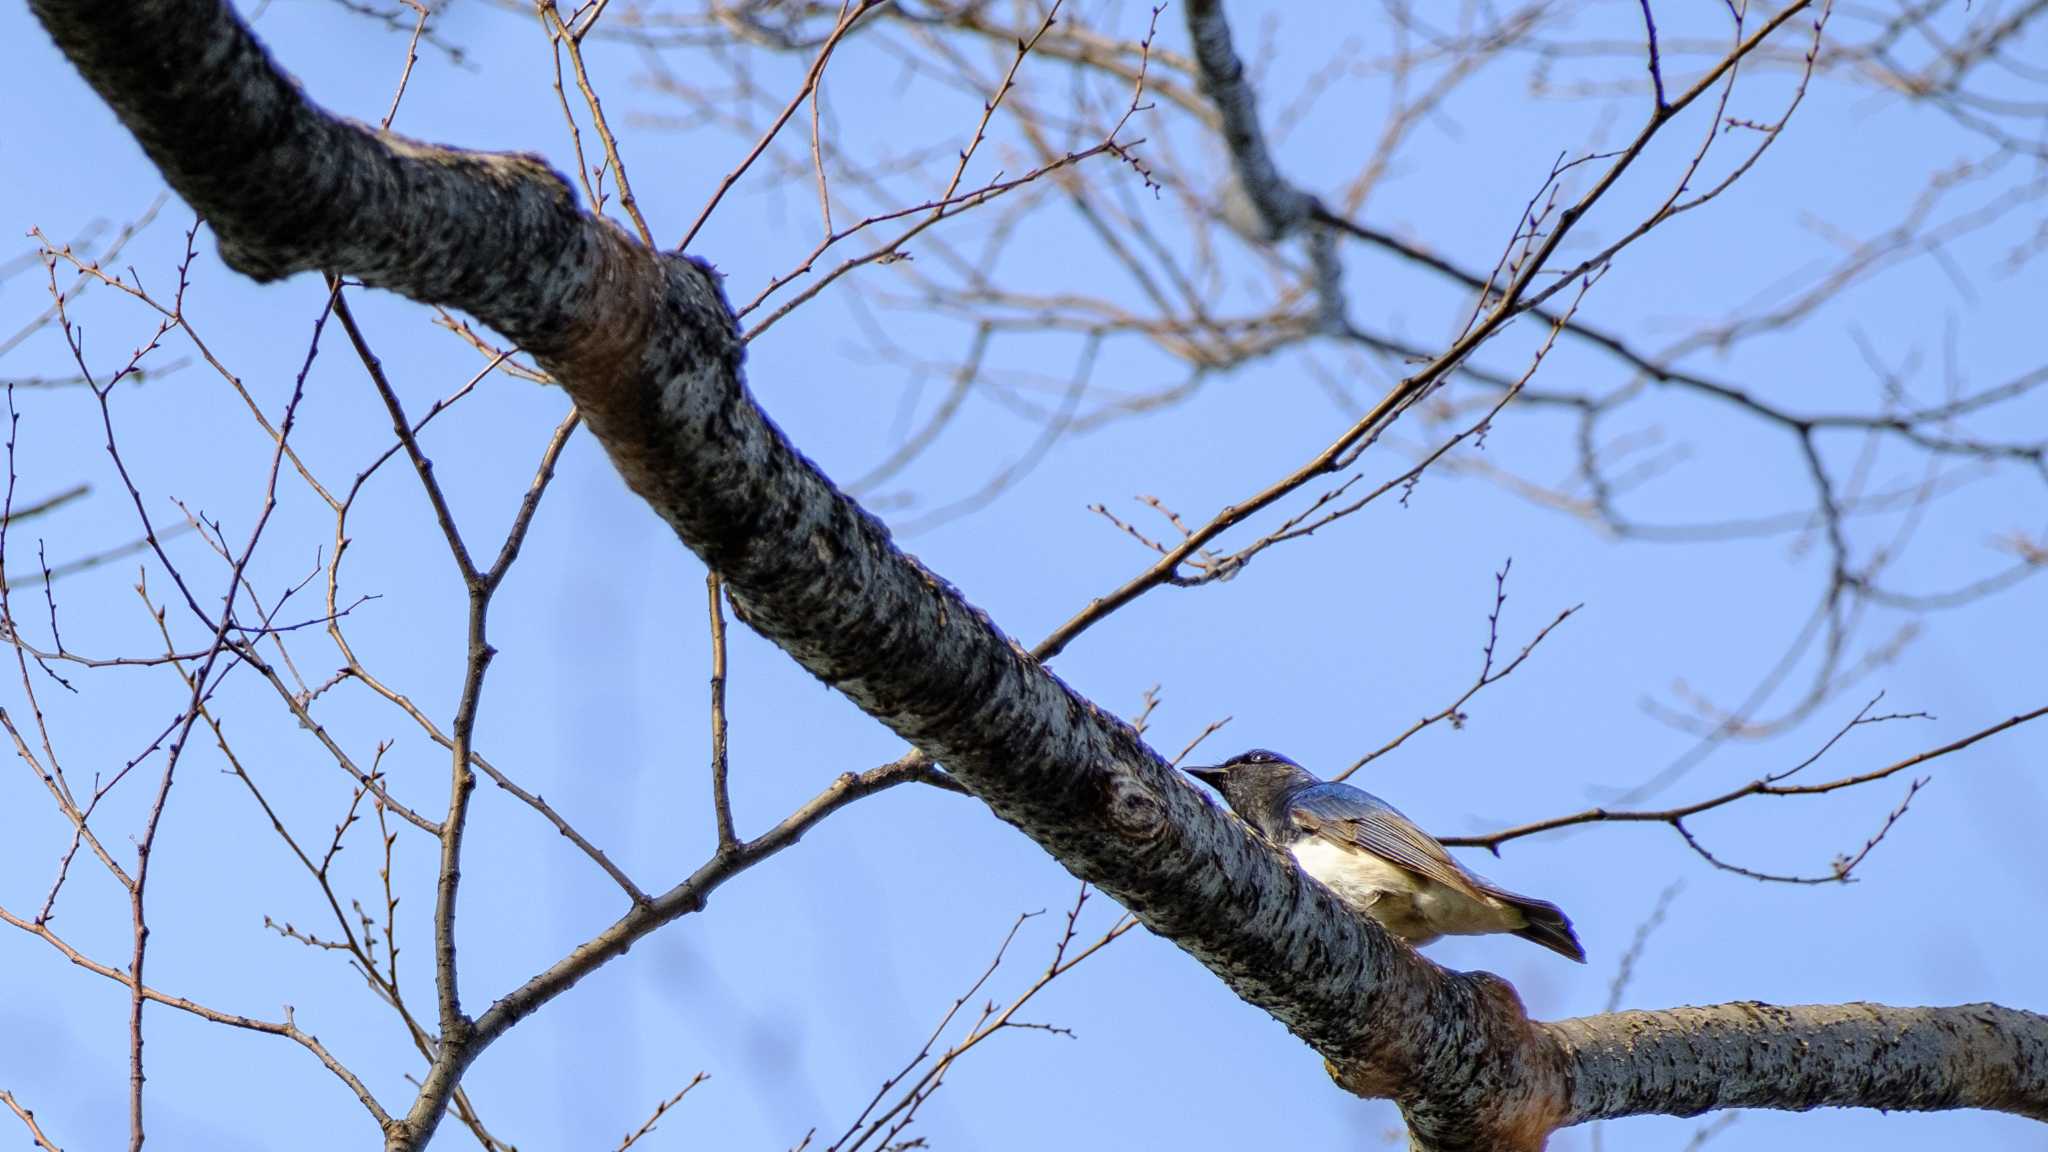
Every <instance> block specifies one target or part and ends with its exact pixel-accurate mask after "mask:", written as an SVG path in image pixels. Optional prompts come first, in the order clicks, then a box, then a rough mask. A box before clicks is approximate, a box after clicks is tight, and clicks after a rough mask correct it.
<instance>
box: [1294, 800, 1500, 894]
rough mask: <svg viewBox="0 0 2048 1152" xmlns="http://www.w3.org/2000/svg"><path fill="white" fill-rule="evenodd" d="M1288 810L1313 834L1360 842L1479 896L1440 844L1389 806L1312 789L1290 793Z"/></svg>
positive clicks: (1411, 868) (1402, 864)
mask: <svg viewBox="0 0 2048 1152" xmlns="http://www.w3.org/2000/svg"><path fill="white" fill-rule="evenodd" d="M1288 815H1289V816H1290V817H1291V818H1292V819H1293V821H1294V824H1295V826H1296V827H1297V828H1300V829H1301V830H1302V831H1304V832H1307V833H1309V834H1311V835H1315V836H1322V837H1324V838H1326V839H1329V840H1333V841H1336V842H1337V843H1340V844H1349V845H1350V846H1352V847H1356V848H1362V849H1364V850H1365V851H1367V852H1370V853H1372V854H1373V855H1375V856H1378V857H1379V858H1381V859H1382V860H1386V861H1388V862H1389V863H1392V864H1396V865H1399V866H1400V867H1402V868H1406V869H1407V870H1408V871H1410V872H1414V873H1416V874H1417V875H1420V876H1423V877H1425V878H1427V879H1429V880H1433V881H1435V882H1436V883H1438V884H1442V885H1444V886H1445V887H1447V888H1450V889H1453V890H1455V891H1458V892H1463V893H1465V894H1467V895H1469V896H1471V897H1473V898H1474V899H1479V898H1481V897H1482V893H1481V892H1480V891H1479V890H1478V887H1477V886H1476V885H1475V884H1474V883H1473V878H1472V877H1471V876H1469V875H1467V874H1466V872H1465V870H1464V869H1463V868H1460V867H1459V866H1458V862H1457V861H1456V860H1453V859H1451V854H1450V853H1448V852H1446V851H1444V846H1443V845H1441V844H1439V843H1437V842H1436V841H1435V840H1434V839H1432V838H1431V837H1430V835H1429V833H1427V832H1424V831H1423V830H1422V829H1420V828H1417V827H1416V826H1415V825H1414V824H1413V823H1412V822H1410V821H1409V820H1408V818H1407V817H1405V816H1403V815H1401V814H1400V813H1399V812H1396V811H1394V810H1393V809H1392V808H1388V807H1386V806H1384V805H1381V806H1379V807H1377V808H1372V809H1366V808H1364V807H1363V804H1362V802H1361V801H1360V800H1358V799H1357V798H1356V797H1354V796H1345V795H1343V794H1333V793H1330V792H1325V791H1322V790H1321V789H1311V790H1309V791H1306V792H1303V793H1302V794H1301V795H1299V796H1297V797H1295V798H1294V801H1293V804H1292V806H1291V807H1290V808H1289V809H1288Z"/></svg>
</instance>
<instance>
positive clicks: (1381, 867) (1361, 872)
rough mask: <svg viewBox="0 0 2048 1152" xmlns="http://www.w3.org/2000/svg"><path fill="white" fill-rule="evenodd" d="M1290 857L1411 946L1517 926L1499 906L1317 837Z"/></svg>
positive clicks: (1519, 921)
mask: <svg viewBox="0 0 2048 1152" xmlns="http://www.w3.org/2000/svg"><path fill="white" fill-rule="evenodd" d="M1292 851H1293V854H1294V859H1295V860H1296V862H1298V863H1299V864H1300V865H1301V870H1302V871H1304V872H1306V873H1308V874H1309V875H1310V876H1313V877H1315V879H1316V880H1318V881H1320V882H1321V883H1322V884H1323V886H1324V887H1326V888H1328V889H1330V891H1332V892H1335V893H1336V894H1337V895H1338V897H1339V898H1341V899H1342V900H1343V901H1344V902H1345V903H1346V904H1348V905H1350V906H1351V907H1352V908H1354V909H1356V910H1357V911H1360V912H1363V913H1365V914H1366V915H1368V916H1370V917H1372V918H1373V919H1375V920H1377V921H1379V922H1380V924H1381V926H1382V927H1384V928H1386V929H1387V931H1389V932H1392V933H1393V934H1394V935H1396V936H1399V937H1401V938H1402V939H1404V940H1406V941H1408V942H1409V943H1411V944H1427V943H1429V942H1430V941H1432V940H1435V939H1436V938H1437V937H1439V936H1443V935H1447V934H1448V935H1469V934H1476V933H1484V932H1505V931H1511V930H1513V929H1515V928H1519V927H1521V926H1522V924H1523V919H1522V917H1521V916H1520V915H1519V914H1518V913H1516V912H1515V910H1514V909H1512V908H1510V907H1508V906H1507V905H1505V904H1502V903H1501V902H1499V901H1495V900H1488V899H1474V898H1473V897H1472V896H1470V895H1468V894H1467V893H1464V892H1461V891H1458V890H1456V889H1453V888H1447V887H1445V886H1444V885H1441V884H1437V883H1434V882H1432V881H1430V880H1427V879H1425V878H1423V877H1421V876H1417V875H1416V874H1415V873H1413V872H1410V871H1408V870H1407V869H1406V868H1402V867H1399V866H1397V865H1394V864H1391V863H1388V862H1387V861H1386V860H1383V859H1381V858H1380V857H1378V856H1375V855H1373V854H1372V853H1370V852H1366V851H1362V850H1358V849H1351V848H1345V847H1342V846H1340V845H1337V844H1333V843H1331V842H1330V841H1328V840H1325V839H1322V838H1321V837H1309V838H1305V839H1303V840H1302V841H1301V842H1300V843H1298V844H1296V845H1295V846H1294V848H1293V849H1292Z"/></svg>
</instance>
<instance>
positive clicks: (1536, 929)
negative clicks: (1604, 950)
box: [1502, 893, 1586, 964]
mask: <svg viewBox="0 0 2048 1152" xmlns="http://www.w3.org/2000/svg"><path fill="white" fill-rule="evenodd" d="M1502 895H1504V896H1506V897H1507V900H1508V903H1510V904H1513V905H1514V906H1515V909H1516V910H1517V911H1519V912H1521V914H1522V916H1523V918H1524V919H1526V920H1528V921H1529V923H1528V926H1527V927H1524V928H1517V929H1515V935H1517V936H1520V937H1521V938H1522V939H1524V940H1531V941H1534V942H1535V943H1538V944H1541V945H1543V946H1544V947H1545V948H1548V949H1550V950H1551V951H1552V952H1555V953H1557V954H1558V955H1560V956H1566V957H1570V958H1571V959H1573V960H1577V961H1578V962H1579V963H1581V964H1584V963H1585V962H1586V950H1585V949H1584V948H1583V947H1581V946H1580V945H1579V938H1578V937H1577V936H1575V935H1573V934H1572V922H1571V920H1570V919H1568V918H1567V917H1566V916H1565V914H1564V913H1563V912H1562V911H1560V910H1559V909H1558V906H1557V905H1555V904H1552V903H1550V902H1549V901H1547V900H1532V899H1530V898H1529V897H1527V896H1515V895H1512V894H1509V893H1502Z"/></svg>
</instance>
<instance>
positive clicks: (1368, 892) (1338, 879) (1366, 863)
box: [1294, 837, 1417, 908]
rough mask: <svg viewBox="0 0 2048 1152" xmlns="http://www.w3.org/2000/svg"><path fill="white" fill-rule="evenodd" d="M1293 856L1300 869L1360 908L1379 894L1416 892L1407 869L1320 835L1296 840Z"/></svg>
mask: <svg viewBox="0 0 2048 1152" xmlns="http://www.w3.org/2000/svg"><path fill="white" fill-rule="evenodd" d="M1294 859H1295V860H1296V861H1297V862H1298V863H1300V865H1301V870H1302V871H1303V872H1306V873H1308V874H1309V875H1311V876H1313V877H1315V878H1316V879H1317V880H1320V881H1322V882H1323V885H1324V886H1325V887H1327V888H1328V889H1329V890H1330V891H1332V892H1335V893H1336V894H1337V895H1339V896H1342V897H1343V898H1344V900H1345V902H1346V903H1349V904H1356V905H1358V906H1360V907H1361V908H1369V907H1370V906H1371V905H1372V904H1373V902H1374V901H1376V900H1378V899H1379V898H1380V896H1382V895H1395V896H1400V897H1402V898H1404V899H1406V898H1412V897H1413V896H1414V895H1415V892H1416V887H1417V879H1416V877H1415V875H1414V874H1413V873H1411V872H1409V871H1408V870H1407V869H1405V868H1397V867H1395V866H1394V865H1392V864H1389V863H1387V862H1386V861H1385V860H1382V859H1380V858H1379V857H1377V856H1375V855H1373V854H1372V853H1370V852H1359V851H1355V850H1353V849H1349V848H1341V847H1338V846H1337V845H1335V844H1332V843H1330V842H1329V841H1328V840H1324V839H1322V838H1321V837H1311V838H1308V839H1304V840H1303V841H1302V842H1301V843H1299V844H1296V845H1295V846H1294Z"/></svg>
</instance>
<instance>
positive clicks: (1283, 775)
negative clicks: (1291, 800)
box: [1182, 748, 1318, 825]
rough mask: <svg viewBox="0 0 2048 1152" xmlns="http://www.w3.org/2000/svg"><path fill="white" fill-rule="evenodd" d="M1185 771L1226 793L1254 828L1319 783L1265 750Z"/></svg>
mask: <svg viewBox="0 0 2048 1152" xmlns="http://www.w3.org/2000/svg"><path fill="white" fill-rule="evenodd" d="M1182 771H1184V772H1186V773H1187V774H1188V775H1190V776H1193V777H1194V778H1195V779H1197V780H1200V781H1201V782H1202V783H1204V784H1207V785H1208V786H1209V787H1211V788H1214V789H1215V790H1216V791H1218V792H1220V793H1222V794H1223V799H1224V802H1225V803H1227V804H1229V805H1230V807H1231V810H1232V811H1234V812H1236V813H1237V814H1238V815H1240V816H1243V817H1244V818H1245V819H1247V820H1250V821H1252V822H1253V824H1254V825H1257V824H1259V823H1260V818H1261V817H1262V816H1264V815H1265V814H1266V813H1267V812H1269V811H1271V810H1273V809H1274V808H1275V807H1276V806H1278V805H1279V804H1280V802H1281V801H1283V800H1285V799H1286V798H1287V797H1288V796H1291V795H1293V794H1294V793H1296V792H1299V791H1300V790H1301V789H1303V788H1306V787H1308V786H1309V785H1311V784H1315V783H1317V782H1318V781H1317V780H1316V778H1315V777H1314V776H1313V775H1311V774H1310V773H1309V771H1308V769H1306V768H1303V767H1302V766H1301V765H1299V764H1296V763H1295V762H1294V761H1292V760H1289V759H1288V758H1287V757H1285V756H1282V755H1281V754H1279V753H1278V752H1268V751H1266V750H1265V749H1264V748H1254V749H1252V750H1251V751H1249V752H1240V753H1238V754H1237V755H1235V756H1232V757H1231V758H1230V759H1228V760H1225V761H1224V762H1223V763H1221V764H1211V765H1207V766H1204V767H1198V768H1185V769H1182Z"/></svg>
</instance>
